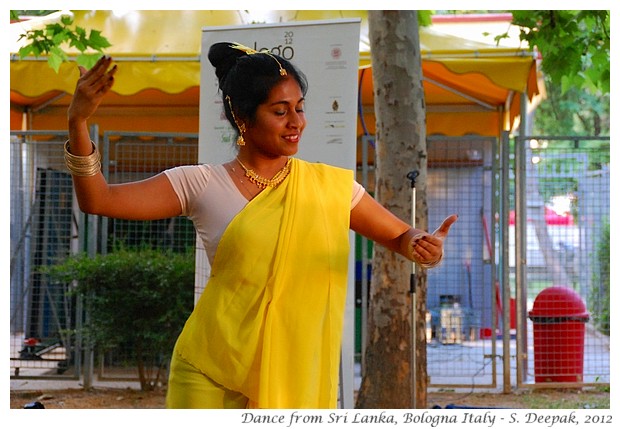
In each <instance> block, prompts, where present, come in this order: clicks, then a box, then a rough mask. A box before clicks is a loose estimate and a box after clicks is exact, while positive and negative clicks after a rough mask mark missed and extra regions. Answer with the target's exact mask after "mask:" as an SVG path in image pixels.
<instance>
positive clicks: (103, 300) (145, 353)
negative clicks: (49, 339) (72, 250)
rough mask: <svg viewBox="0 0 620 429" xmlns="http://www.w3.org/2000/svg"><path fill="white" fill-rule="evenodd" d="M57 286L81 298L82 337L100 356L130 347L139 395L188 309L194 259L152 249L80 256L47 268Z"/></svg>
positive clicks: (150, 381)
mask: <svg viewBox="0 0 620 429" xmlns="http://www.w3.org/2000/svg"><path fill="white" fill-rule="evenodd" d="M49 271H50V272H49V274H50V276H51V277H52V278H54V279H56V280H57V281H61V282H65V283H71V282H75V284H76V287H75V289H74V293H79V294H83V295H84V296H85V297H86V306H87V309H88V310H87V311H88V314H89V316H90V318H89V324H88V326H86V327H85V329H86V333H87V334H89V335H90V338H91V339H92V340H93V341H94V343H95V345H96V346H98V347H100V348H101V349H102V350H109V349H112V348H115V347H119V346H122V347H130V348H131V349H132V350H133V351H134V352H135V353H134V355H135V358H136V360H137V364H138V370H139V376H140V383H141V386H142V389H143V390H149V389H151V388H153V387H154V386H155V385H156V384H157V381H158V378H159V372H158V374H157V376H156V377H155V379H154V380H153V379H152V378H150V377H149V376H148V375H147V371H148V369H150V368H153V367H157V366H160V367H161V366H162V365H163V364H164V363H166V362H167V361H168V358H169V356H170V353H171V352H172V349H173V347H174V342H175V341H176V338H177V336H178V334H179V333H180V332H181V329H182V327H183V324H184V323H185V320H186V319H187V317H188V316H189V314H190V312H191V310H192V308H193V296H194V295H193V285H194V258H193V255H191V254H174V253H171V252H162V251H158V250H152V249H141V250H127V249H119V250H117V251H115V252H113V253H109V254H107V255H97V256H95V257H94V258H88V257H87V256H86V255H84V254H80V255H76V256H73V257H70V258H68V259H66V260H65V261H64V262H63V263H61V264H59V265H56V266H54V267H51V269H50V270H49Z"/></svg>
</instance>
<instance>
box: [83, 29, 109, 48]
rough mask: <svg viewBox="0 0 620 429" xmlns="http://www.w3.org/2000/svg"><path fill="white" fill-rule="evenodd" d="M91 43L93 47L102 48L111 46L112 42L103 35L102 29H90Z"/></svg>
mask: <svg viewBox="0 0 620 429" xmlns="http://www.w3.org/2000/svg"><path fill="white" fill-rule="evenodd" d="M89 39H90V43H91V47H92V48H94V49H97V50H102V49H104V48H109V47H110V46H112V44H111V43H110V42H109V41H108V39H106V38H105V37H103V36H102V35H101V31H97V30H91V31H90V38H89Z"/></svg>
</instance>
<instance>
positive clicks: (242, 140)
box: [65, 43, 456, 408]
mask: <svg viewBox="0 0 620 429" xmlns="http://www.w3.org/2000/svg"><path fill="white" fill-rule="evenodd" d="M208 57H209V61H210V62H211V63H212V65H213V66H214V67H215V73H216V75H217V77H218V80H219V87H220V90H221V92H222V100H223V102H224V110H225V113H226V117H227V118H228V120H229V121H230V123H231V125H232V126H233V127H234V128H235V129H236V130H237V132H238V139H237V144H238V156H237V157H236V159H233V160H231V161H229V162H226V163H224V164H221V165H198V166H184V167H177V168H173V169H170V170H167V171H165V172H163V173H161V174H158V175H156V176H154V177H152V178H149V179H147V180H143V181H139V182H133V183H125V184H119V185H108V184H107V183H106V181H105V179H104V177H103V176H102V174H101V173H100V171H99V167H100V164H99V153H98V151H97V149H96V147H94V144H92V143H91V141H90V137H89V135H88V128H87V120H88V118H89V117H90V116H91V115H92V114H93V113H94V112H95V111H96V109H97V106H98V105H99V103H100V102H101V100H102V98H103V97H104V96H105V94H106V93H107V92H108V91H109V90H110V88H111V87H112V84H113V82H114V75H115V73H116V66H113V67H112V68H110V66H111V65H112V60H111V59H110V58H109V57H103V58H101V59H100V60H99V61H98V63H97V64H96V65H95V66H94V67H93V68H92V69H91V70H89V71H86V70H85V69H84V68H82V67H80V78H79V80H78V83H77V87H76V91H75V94H74V96H73V100H72V102H71V105H70V107H69V111H68V116H69V140H68V141H67V143H66V145H65V149H66V152H65V156H66V161H67V167H68V168H69V170H70V171H71V172H72V175H73V180H74V187H75V191H76V194H77V197H78V202H79V205H80V208H81V209H82V210H83V211H85V212H87V213H94V214H99V215H103V216H108V217H116V218H124V219H142V220H151V219H161V218H166V217H173V216H179V215H184V216H188V217H189V218H190V219H191V220H192V221H193V222H194V225H195V227H196V231H197V233H198V235H199V236H200V238H201V239H202V240H203V242H204V245H205V248H206V251H207V256H208V258H209V261H210V263H211V266H212V271H211V276H210V279H209V281H208V283H207V286H206V287H205V290H204V292H203V294H202V296H201V298H200V300H199V302H198V303H197V304H196V307H195V309H194V311H193V312H192V314H191V316H190V318H189V319H188V321H187V323H186V324H185V327H184V329H183V332H182V333H181V335H180V336H179V338H178V340H177V343H176V346H175V350H174V352H173V357H172V362H171V367H170V380H169V386H168V396H167V406H168V407H171V408H246V407H249V408H330V407H331V408H333V407H335V406H336V402H337V386H338V367H339V365H338V364H339V358H340V355H339V354H340V341H341V333H342V324H343V315H344V303H345V296H346V283H347V260H348V253H349V242H348V236H349V229H353V230H354V231H356V232H358V233H360V234H362V235H364V236H366V237H368V238H369V239H371V240H374V241H376V242H377V243H379V244H382V245H384V246H386V247H388V248H389V249H391V250H393V251H395V252H398V253H400V254H402V255H404V256H405V257H407V258H409V259H410V260H412V261H415V262H416V263H418V264H420V265H421V266H423V267H432V266H435V265H436V264H438V263H439V262H440V261H441V258H442V256H443V239H444V238H445V236H446V235H447V233H448V230H449V228H450V225H451V224H452V223H453V222H454V221H456V216H455V215H452V216H450V217H448V218H447V219H446V220H445V221H444V222H443V224H442V225H441V227H440V228H439V229H438V230H437V231H435V233H433V234H428V233H426V232H423V231H420V230H417V229H413V228H410V227H409V225H407V224H406V223H404V222H403V221H401V220H400V219H398V218H397V217H395V216H394V215H392V214H391V213H390V212H389V211H387V210H386V209H385V208H383V206H381V205H380V204H378V203H377V202H376V201H375V200H374V199H372V198H371V197H370V196H369V195H368V194H367V193H366V192H365V190H364V189H363V188H362V187H361V186H360V185H359V184H357V183H356V182H355V181H354V180H353V172H352V171H349V170H344V169H340V168H336V167H331V166H327V165H324V164H314V163H308V162H304V161H301V160H298V159H295V158H292V156H293V155H295V154H296V153H297V150H298V146H299V142H300V139H301V136H302V133H303V130H304V128H305V126H306V118H305V115H304V96H305V92H306V87H307V84H306V80H305V77H304V76H303V74H302V73H301V72H300V71H299V70H297V69H296V68H295V67H294V66H293V65H292V64H291V63H290V62H289V61H286V60H285V59H283V58H281V57H279V56H276V55H273V54H271V53H269V52H256V51H254V50H252V49H250V48H246V47H244V46H241V45H235V44H231V43H216V44H214V45H213V46H212V47H211V48H210V50H209V55H208Z"/></svg>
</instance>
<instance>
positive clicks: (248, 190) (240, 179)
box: [228, 165, 257, 199]
mask: <svg viewBox="0 0 620 429" xmlns="http://www.w3.org/2000/svg"><path fill="white" fill-rule="evenodd" d="M228 168H230V169H231V170H232V172H233V173H234V175H235V176H237V177H238V178H239V182H240V183H241V185H242V186H243V188H244V189H245V191H246V192H247V194H248V197H249V198H250V199H252V198H254V197H255V196H256V195H257V194H256V191H254V192H252V191H251V190H250V188H248V186H247V185H246V184H245V180H243V178H244V176H243V175H241V173H237V169H236V168H235V167H234V166H233V165H229V167H228Z"/></svg>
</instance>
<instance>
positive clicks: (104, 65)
mask: <svg viewBox="0 0 620 429" xmlns="http://www.w3.org/2000/svg"><path fill="white" fill-rule="evenodd" d="M111 64H112V58H111V57H109V56H107V55H104V56H102V57H101V58H100V59H99V61H97V63H96V64H95V65H94V66H93V68H91V69H90V70H86V69H85V68H84V67H82V66H78V68H79V70H80V78H79V79H78V81H77V85H76V88H75V93H74V94H73V99H72V100H71V104H70V106H69V110H68V116H69V121H86V120H87V119H88V118H90V117H91V116H92V115H93V114H94V113H95V111H96V110H97V107H99V104H100V103H101V100H102V99H103V97H104V96H105V95H106V94H107V93H108V91H109V90H110V89H111V88H112V85H113V84H114V75H115V74H116V70H117V67H116V65H114V67H112V68H110V69H109V67H110V65H111ZM108 69H109V70H108Z"/></svg>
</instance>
